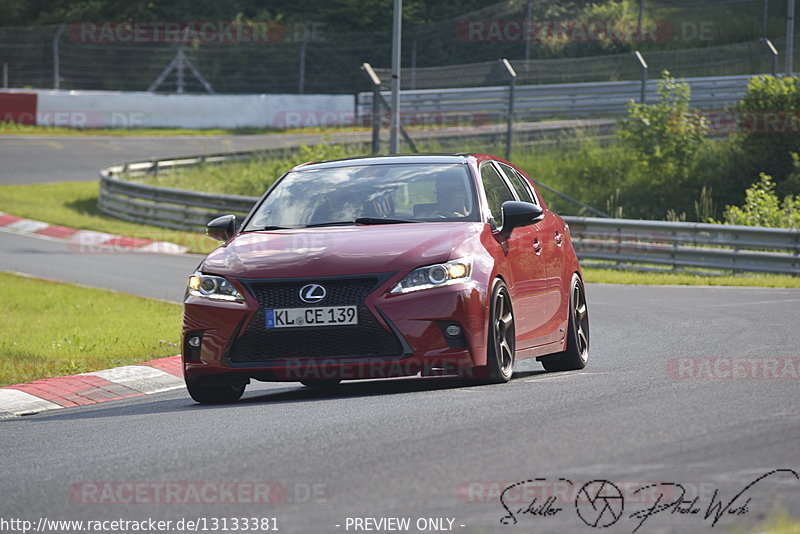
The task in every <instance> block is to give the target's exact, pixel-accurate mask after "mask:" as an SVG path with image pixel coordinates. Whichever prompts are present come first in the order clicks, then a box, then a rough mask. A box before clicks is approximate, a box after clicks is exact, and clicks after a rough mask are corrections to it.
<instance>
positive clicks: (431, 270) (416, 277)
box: [392, 257, 472, 294]
mask: <svg viewBox="0 0 800 534" xmlns="http://www.w3.org/2000/svg"><path fill="white" fill-rule="evenodd" d="M471 279H472V258H470V257H466V258H459V259H457V260H452V261H448V262H447V263H437V264H436V265H428V266H426V267H420V268H419V269H414V270H413V271H411V272H410V273H409V274H408V275H407V276H406V277H405V278H403V279H402V280H400V282H398V283H397V285H396V286H394V289H392V293H393V294H395V293H408V292H410V291H419V290H420V289H428V288H431V287H440V286H447V285H451V284H457V283H462V282H468V281H469V280H471Z"/></svg>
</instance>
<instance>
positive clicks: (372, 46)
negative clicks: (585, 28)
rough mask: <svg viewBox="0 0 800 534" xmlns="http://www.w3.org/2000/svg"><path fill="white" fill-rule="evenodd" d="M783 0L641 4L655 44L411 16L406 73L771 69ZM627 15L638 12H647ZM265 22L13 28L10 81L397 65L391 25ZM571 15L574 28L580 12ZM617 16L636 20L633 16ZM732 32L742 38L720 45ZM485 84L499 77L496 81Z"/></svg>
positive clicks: (300, 76)
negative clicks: (219, 27)
mask: <svg viewBox="0 0 800 534" xmlns="http://www.w3.org/2000/svg"><path fill="white" fill-rule="evenodd" d="M782 3H783V2H775V1H773V2H768V0H715V1H714V2H708V1H705V0H660V1H659V2H657V3H656V2H641V4H642V5H643V6H644V13H643V17H644V20H645V23H654V24H659V23H661V24H662V25H666V26H668V27H669V28H670V29H671V33H670V34H669V35H665V36H659V38H658V39H656V40H655V42H647V41H645V42H641V41H636V40H627V41H623V42H614V41H613V40H612V41H608V40H603V39H601V40H594V39H586V40H583V39H581V38H567V39H565V40H558V39H556V40H555V41H552V42H551V41H548V40H544V41H542V40H536V39H533V40H531V39H528V40H525V39H514V38H511V39H509V38H506V37H502V36H501V37H500V38H495V37H494V36H484V37H487V38H481V39H473V38H472V37H470V35H469V32H467V34H464V28H465V25H467V27H468V25H469V24H470V23H478V24H483V23H485V25H486V26H487V27H489V26H490V25H491V24H495V23H496V24H499V25H500V26H501V27H502V26H503V25H504V24H505V25H507V24H509V23H518V22H520V21H528V22H530V21H538V22H539V23H545V24H546V23H552V22H562V21H553V20H552V19H553V17H554V16H553V15H552V14H550V11H548V10H549V9H550V8H551V7H552V6H551V5H550V4H551V2H532V1H527V0H505V1H503V2H499V3H497V4H493V5H490V6H487V7H486V8H483V9H481V10H478V11H474V12H471V13H464V14H460V15H458V16H456V17H453V18H450V19H447V20H441V21H437V22H431V23H427V24H420V25H406V26H405V27H404V31H403V47H402V49H403V59H402V66H403V69H404V75H403V80H402V81H403V84H404V88H408V89H414V88H429V87H430V85H426V82H425V78H426V77H427V78H430V79H437V78H438V79H440V80H445V79H447V80H448V81H449V84H450V85H447V86H448V87H455V86H459V85H453V84H457V83H458V80H459V79H460V78H463V79H465V80H466V79H470V78H472V79H473V80H474V77H476V76H478V75H479V73H477V72H474V71H473V72H469V71H463V70H462V71H457V70H454V69H448V68H442V67H437V65H447V64H451V63H452V62H453V59H454V58H469V60H470V61H475V62H482V61H490V60H494V59H495V58H500V57H507V58H509V59H511V60H512V61H514V62H520V63H521V62H525V63H526V64H527V67H523V66H522V65H521V64H519V63H518V64H515V68H517V71H518V72H519V73H520V76H521V79H520V80H519V81H520V83H525V84H527V83H537V84H538V83H567V82H589V81H615V80H625V79H629V78H627V76H628V73H629V71H632V72H633V75H634V77H635V75H636V66H635V64H634V63H632V62H631V61H630V51H631V50H633V49H634V48H638V49H640V50H642V51H643V52H644V53H645V54H646V55H647V56H648V57H650V61H651V70H652V72H654V73H656V74H657V73H659V72H660V71H661V70H662V69H664V68H667V69H670V70H671V71H673V72H674V73H675V74H676V75H677V76H682V77H690V76H701V75H702V76H707V75H737V74H745V73H748V74H749V73H761V72H764V73H766V72H770V69H771V64H770V58H769V57H768V55H767V54H768V53H767V51H766V49H765V48H764V47H763V45H762V44H760V43H759V41H757V39H758V38H759V37H763V36H768V37H770V38H772V40H773V42H774V43H775V44H776V46H777V47H778V49H779V50H780V51H781V54H783V53H784V48H783V46H784V45H785V42H784V40H783V39H782V38H781V36H783V35H784V34H785V31H786V23H785V17H786V9H785V6H781V5H780V4H782ZM569 4H570V6H573V7H574V9H573V10H572V11H569V9H567V8H565V7H564V6H562V8H563V9H567V11H566V12H567V14H566V15H557V16H556V17H558V16H562V17H565V18H569V17H574V16H576V13H578V12H581V11H582V10H584V9H586V8H587V6H588V7H590V4H591V2H588V1H586V0H575V1H574V2H570V3H569ZM565 5H566V4H565ZM765 8H766V10H765ZM570 9H572V7H571V8H570ZM559 12H560V13H562V12H563V11H559ZM604 16H605V15H604ZM608 16H620V15H608ZM625 16H628V17H633V19H634V20H635V18H636V13H635V12H634V13H628V14H627V15H625ZM265 22H266V24H267V25H268V26H269V27H268V29H267V36H266V38H265V39H264V40H263V41H261V42H252V41H253V39H238V38H233V39H232V40H231V41H229V42H222V43H220V42H217V41H218V40H211V41H207V40H204V39H198V38H197V37H196V35H187V36H186V37H185V38H184V37H182V38H181V39H173V40H172V41H170V40H168V39H167V40H160V39H157V38H152V35H150V34H147V32H145V36H144V38H143V39H142V40H136V39H133V38H129V36H122V37H119V36H117V35H116V34H115V29H116V28H119V27H121V26H122V25H124V24H125V22H124V21H122V22H119V21H117V22H114V21H111V22H110V24H111V25H110V26H109V29H108V32H105V33H104V30H103V29H102V28H103V26H102V24H104V23H103V22H102V21H101V22H92V21H88V22H86V23H85V24H87V25H88V26H89V27H90V28H91V27H95V28H96V29H95V30H94V31H88V32H87V31H84V29H85V28H84V27H83V26H81V24H82V23H72V24H65V25H50V26H35V27H2V28H0V65H3V64H5V65H7V67H8V83H9V86H10V87H12V88H26V87H32V88H60V89H75V90H80V89H83V90H124V91H145V90H148V88H150V87H151V86H152V85H153V82H154V81H156V80H157V79H159V76H160V75H161V74H165V73H166V75H165V76H164V79H163V80H162V82H163V83H162V84H160V85H159V86H158V88H157V90H159V91H163V92H177V91H179V90H182V91H184V92H206V91H207V90H208V88H207V87H206V85H205V84H204V83H203V81H204V80H205V81H206V82H207V83H208V87H210V88H211V89H212V90H213V91H214V92H216V93H297V92H299V93H303V92H306V93H313V92H318V93H347V94H354V93H356V92H358V91H361V90H364V89H365V88H366V84H365V82H364V79H363V77H362V76H361V74H360V73H359V72H358V69H357V67H356V66H357V65H360V64H361V63H363V62H364V61H367V62H370V63H372V64H375V65H381V64H384V65H385V64H388V62H389V58H390V50H391V35H390V32H389V31H388V29H387V31H384V32H376V33H364V32H362V33H353V32H350V33H343V32H340V31H337V30H336V29H335V28H330V27H325V26H322V27H319V28H318V27H317V26H318V24H319V23H317V22H315V21H314V19H313V15H311V16H309V17H307V18H306V19H304V20H298V21H294V22H285V23H281V24H280V25H279V26H278V27H275V21H265ZM563 22H566V23H567V24H568V25H569V24H570V23H571V22H573V21H572V20H565V21H563ZM609 22H612V23H617V22H619V23H621V24H626V23H627V22H626V21H625V20H623V19H620V20H612V21H609ZM237 24H238V23H237ZM243 24H245V25H246V24H250V23H248V22H245V23H243ZM255 24H258V22H256V23H255ZM93 25H94V26H93ZM578 27H579V26H578ZM706 30H708V31H707V32H706ZM798 31H800V25H799V26H798ZM106 33H107V35H106ZM706 33H707V35H706ZM166 41H169V42H166ZM174 41H177V42H174ZM733 41H740V42H741V43H740V44H727V45H725V46H724V47H718V46H712V45H714V44H722V43H731V42H733ZM795 50H796V52H795V58H794V66H795V67H794V70H795V71H800V39H796V43H795ZM181 54H183V56H184V59H185V60H187V61H188V62H189V63H182V65H186V66H187V68H186V69H185V71H184V70H183V69H180V68H174V69H168V67H169V66H170V65H171V64H173V62H174V61H175V60H176V59H178V58H179V57H180V56H181ZM609 54H610V55H609ZM189 65H191V66H193V67H194V68H196V69H197V72H198V73H199V75H200V76H195V75H194V73H193V72H191V69H190V68H189ZM781 67H782V65H781ZM425 69H428V70H425ZM781 70H783V69H781ZM182 72H183V73H184V74H185V75H184V76H181V73H182ZM387 79H388V78H387ZM634 79H635V78H634ZM469 83H475V82H474V81H470V82H469ZM482 85H497V81H496V80H495V81H494V82H492V81H488V82H487V83H482ZM439 86H441V85H439Z"/></svg>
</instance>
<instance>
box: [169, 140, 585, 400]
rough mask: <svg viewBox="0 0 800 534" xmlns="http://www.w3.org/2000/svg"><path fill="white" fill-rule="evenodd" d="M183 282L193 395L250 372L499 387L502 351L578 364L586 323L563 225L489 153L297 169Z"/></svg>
mask: <svg viewBox="0 0 800 534" xmlns="http://www.w3.org/2000/svg"><path fill="white" fill-rule="evenodd" d="M207 232H208V235H210V236H212V237H215V238H217V239H219V240H220V241H223V242H224V243H223V245H221V246H220V247H219V248H217V249H216V250H214V251H213V252H211V253H210V254H209V255H208V256H207V257H206V258H205V259H204V260H203V262H202V263H201V264H200V266H199V267H198V269H197V272H196V273H194V274H193V275H192V276H191V277H190V278H189V284H188V288H187V291H186V299H185V309H184V320H183V370H184V376H185V379H186V386H187V388H188V390H189V394H190V395H191V396H192V398H193V399H194V400H196V401H197V402H201V403H222V402H234V401H236V400H238V399H239V398H240V397H241V395H242V393H243V392H244V389H245V386H246V385H247V384H248V383H249V382H250V380H251V379H255V380H262V381H299V382H302V383H303V384H305V385H307V386H332V385H335V384H338V383H339V382H340V381H341V380H347V379H365V378H388V377H397V376H412V375H416V374H418V373H421V374H422V375H423V376H441V375H461V376H466V377H470V378H473V379H475V378H477V379H479V380H481V381H485V382H506V381H508V380H509V379H510V378H511V375H512V369H513V366H514V362H515V361H516V360H521V359H524V358H537V359H538V360H540V361H541V363H542V364H543V365H544V367H545V369H547V370H569V369H581V368H583V367H584V366H585V365H586V362H587V359H588V355H589V352H588V349H589V319H588V314H587V310H586V297H585V291H584V285H583V278H582V274H581V269H580V266H579V265H578V260H577V258H576V256H575V252H574V250H573V248H572V244H571V242H570V236H569V228H568V227H567V225H566V224H565V222H564V220H563V219H562V218H561V217H559V216H558V215H556V214H555V213H553V212H551V211H550V210H548V209H547V206H546V205H545V203H544V201H543V200H542V198H541V197H540V196H539V195H538V193H537V192H536V189H535V187H534V185H533V184H532V183H531V180H530V179H529V178H528V177H527V175H526V174H525V173H524V172H523V171H522V170H521V169H519V168H518V167H515V166H514V165H512V164H510V163H508V162H507V161H504V160H502V159H499V158H496V157H494V156H490V155H487V154H456V155H407V156H380V157H362V158H353V159H345V160H338V161H327V162H322V163H308V164H303V165H299V166H297V167H295V168H294V169H292V170H291V171H289V172H288V173H286V174H284V175H283V176H282V177H281V178H280V179H279V180H277V181H276V182H275V184H274V185H273V186H272V187H270V188H269V190H268V191H267V192H266V193H265V194H264V196H263V197H262V198H261V199H260V201H259V202H258V203H257V204H256V206H255V207H254V208H253V210H252V211H251V212H250V214H249V215H248V216H247V217H246V218H245V220H244V222H243V224H242V225H241V228H239V229H237V224H236V219H235V217H234V216H233V215H226V216H223V217H219V218H217V219H215V220H214V221H211V222H210V223H209V224H208V229H207Z"/></svg>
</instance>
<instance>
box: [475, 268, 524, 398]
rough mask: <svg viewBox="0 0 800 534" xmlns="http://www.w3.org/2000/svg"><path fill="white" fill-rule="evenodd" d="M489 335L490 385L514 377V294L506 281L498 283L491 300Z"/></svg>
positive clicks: (488, 361)
mask: <svg viewBox="0 0 800 534" xmlns="http://www.w3.org/2000/svg"><path fill="white" fill-rule="evenodd" d="M489 302H490V305H489V335H488V338H487V346H486V376H485V378H484V380H483V382H485V383H487V384H502V383H505V382H508V381H509V380H511V376H512V375H513V374H514V359H515V351H516V344H517V338H516V330H515V329H514V311H513V309H512V308H511V295H510V294H509V293H508V288H507V287H506V285H505V284H504V283H503V281H502V280H500V279H497V280H495V283H494V286H493V287H492V296H491V300H490V301H489Z"/></svg>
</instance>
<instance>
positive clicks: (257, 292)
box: [228, 277, 403, 362]
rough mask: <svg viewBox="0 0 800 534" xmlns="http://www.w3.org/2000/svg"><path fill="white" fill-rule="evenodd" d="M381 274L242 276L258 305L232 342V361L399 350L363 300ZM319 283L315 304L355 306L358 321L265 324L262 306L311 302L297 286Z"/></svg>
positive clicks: (298, 305) (303, 305)
mask: <svg viewBox="0 0 800 534" xmlns="http://www.w3.org/2000/svg"><path fill="white" fill-rule="evenodd" d="M380 281H381V278H378V277H370V278H335V279H313V280H311V279H303V280H292V281H280V282H267V281H263V280H250V281H247V280H244V281H243V282H244V283H245V285H246V286H247V287H248V289H249V290H250V292H251V293H252V294H253V296H254V297H255V298H256V299H257V300H258V304H259V309H258V312H257V313H256V314H255V317H253V319H252V320H251V321H250V323H249V324H248V325H247V327H246V328H245V330H244V333H243V334H242V335H241V336H240V337H239V339H237V340H236V341H235V342H234V343H233V345H232V346H231V348H230V350H229V352H228V355H229V358H230V360H231V361H232V362H266V361H270V360H274V359H282V358H364V357H370V356H400V355H401V354H402V352H403V347H402V345H401V343H400V341H399V340H398V339H397V336H396V335H395V334H394V333H393V332H390V331H388V330H386V329H385V328H384V327H383V326H381V325H380V323H378V321H377V319H376V318H375V316H374V315H373V314H372V312H370V311H369V309H368V308H367V307H366V305H365V304H364V299H365V298H366V297H367V295H369V293H370V292H372V291H373V290H374V289H375V288H376V286H377V285H378V283H379V282H380ZM308 283H319V284H322V285H323V286H325V288H326V289H327V291H328V294H327V296H326V297H325V299H324V300H323V301H322V302H320V303H319V304H318V306H353V305H355V306H358V325H352V326H316V327H294V328H267V327H266V324H265V323H266V318H265V315H264V310H265V309H272V308H307V307H313V305H311V304H306V303H305V302H303V301H301V300H300V288H302V287H303V286H304V285H306V284H308Z"/></svg>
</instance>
